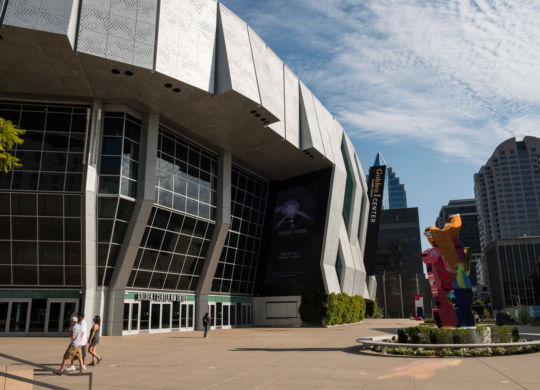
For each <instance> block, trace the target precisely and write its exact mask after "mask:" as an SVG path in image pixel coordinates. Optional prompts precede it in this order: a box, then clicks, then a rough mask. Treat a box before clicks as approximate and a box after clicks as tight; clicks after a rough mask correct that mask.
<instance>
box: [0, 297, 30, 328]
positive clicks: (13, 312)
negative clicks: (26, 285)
mask: <svg viewBox="0 0 540 390" xmlns="http://www.w3.org/2000/svg"><path fill="white" fill-rule="evenodd" d="M31 303H32V300H31V299H16V300H8V299H6V300H2V301H0V333H4V334H5V333H10V334H13V335H14V336H18V335H23V334H25V333H28V329H29V325H30V324H29V322H30V307H31Z"/></svg>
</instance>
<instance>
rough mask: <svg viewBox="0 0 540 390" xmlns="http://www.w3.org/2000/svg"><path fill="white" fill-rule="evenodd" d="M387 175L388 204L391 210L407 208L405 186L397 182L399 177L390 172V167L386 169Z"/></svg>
mask: <svg viewBox="0 0 540 390" xmlns="http://www.w3.org/2000/svg"><path fill="white" fill-rule="evenodd" d="M386 171H387V173H388V204H389V206H390V208H391V209H397V208H406V207H407V191H405V184H403V183H400V182H399V177H397V176H396V173H395V172H394V171H393V170H392V167H387V168H386Z"/></svg>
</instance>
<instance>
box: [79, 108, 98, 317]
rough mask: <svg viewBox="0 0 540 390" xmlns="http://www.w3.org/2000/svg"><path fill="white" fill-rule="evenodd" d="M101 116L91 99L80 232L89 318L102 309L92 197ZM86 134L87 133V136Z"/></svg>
mask: <svg viewBox="0 0 540 390" xmlns="http://www.w3.org/2000/svg"><path fill="white" fill-rule="evenodd" d="M102 118H103V102H102V101H101V100H94V101H93V102H92V109H91V111H90V113H89V115H88V116H87V122H86V139H87V143H86V145H85V148H86V150H85V152H86V153H85V166H84V169H85V182H84V190H83V191H84V193H83V203H82V210H83V212H84V214H83V232H84V236H83V237H84V238H83V242H84V249H83V251H84V255H83V259H84V274H83V275H84V281H83V286H84V295H83V309H82V310H84V314H85V318H86V319H87V322H88V319H92V318H93V316H94V315H96V314H100V313H101V309H102V307H101V306H102V300H101V296H102V294H101V288H100V287H99V286H98V280H97V229H96V221H97V212H96V203H97V202H96V200H97V192H98V187H97V186H98V175H97V155H96V154H97V153H98V151H99V147H95V145H99V142H100V140H101V129H102V122H103V121H102ZM88 135H89V137H88Z"/></svg>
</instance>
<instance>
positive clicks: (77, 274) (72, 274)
mask: <svg viewBox="0 0 540 390" xmlns="http://www.w3.org/2000/svg"><path fill="white" fill-rule="evenodd" d="M64 271H65V280H66V281H65V283H66V285H68V286H80V285H82V283H81V267H64Z"/></svg>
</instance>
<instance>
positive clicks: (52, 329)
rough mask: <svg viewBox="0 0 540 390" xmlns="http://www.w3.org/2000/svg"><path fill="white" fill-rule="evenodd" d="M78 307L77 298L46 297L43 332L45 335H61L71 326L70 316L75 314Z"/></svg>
mask: <svg viewBox="0 0 540 390" xmlns="http://www.w3.org/2000/svg"><path fill="white" fill-rule="evenodd" d="M78 309H79V300H78V299H56V298H54V299H53V298H51V299H48V300H47V314H46V315H45V334H46V335H47V336H62V335H63V334H64V331H65V330H66V329H68V328H69V327H70V326H71V317H73V316H74V315H76V314H77V312H78Z"/></svg>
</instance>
